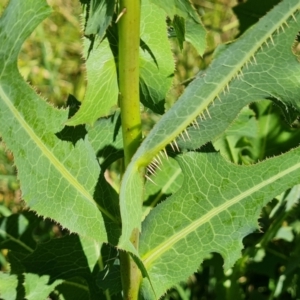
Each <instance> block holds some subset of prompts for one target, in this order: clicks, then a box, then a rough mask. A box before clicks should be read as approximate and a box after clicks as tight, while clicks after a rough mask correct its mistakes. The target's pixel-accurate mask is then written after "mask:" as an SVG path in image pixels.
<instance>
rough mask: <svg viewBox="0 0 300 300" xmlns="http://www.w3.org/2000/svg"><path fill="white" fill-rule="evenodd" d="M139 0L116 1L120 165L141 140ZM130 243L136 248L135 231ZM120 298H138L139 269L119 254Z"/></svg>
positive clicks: (136, 234)
mask: <svg viewBox="0 0 300 300" xmlns="http://www.w3.org/2000/svg"><path fill="white" fill-rule="evenodd" d="M140 9H141V7H140V0H120V1H119V10H120V11H119V13H121V14H123V15H121V17H120V18H119V20H118V22H119V25H118V31H119V47H118V48H119V88H120V99H119V101H120V107H121V120H122V132H123V145H124V167H125V169H126V167H127V166H128V164H129V162H130V160H131V158H132V156H133V155H134V153H135V152H136V150H137V148H138V147H139V145H140V143H141V140H142V130H141V116H140V95H139V46H140ZM130 240H131V242H132V243H133V245H134V246H135V247H136V248H138V242H139V232H138V230H134V231H133V232H132V235H131V239H130ZM120 261H121V278H122V285H123V295H124V299H126V300H127V299H128V300H129V299H130V300H134V299H137V298H138V291H139V282H140V272H139V269H138V267H137V266H136V264H135V263H134V261H133V260H132V258H131V257H130V255H129V254H128V253H126V252H121V253H120Z"/></svg>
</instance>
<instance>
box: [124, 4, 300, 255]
mask: <svg viewBox="0 0 300 300" xmlns="http://www.w3.org/2000/svg"><path fill="white" fill-rule="evenodd" d="M298 9H299V2H298V0H288V1H283V2H282V3H280V4H279V5H278V6H277V7H275V8H274V9H273V10H272V11H271V12H270V13H269V14H268V15H266V16H265V17H264V18H262V19H261V20H260V21H259V22H258V23H257V24H256V25H255V26H254V27H252V28H251V30H249V31H248V32H246V33H245V34H244V35H243V36H242V37H241V38H240V39H239V40H237V41H236V42H235V43H232V44H230V45H228V46H227V47H226V49H225V50H223V51H222V52H220V53H219V55H218V57H217V58H216V59H215V60H214V62H213V63H212V65H211V66H210V68H209V69H208V70H207V71H206V72H204V73H202V74H201V76H199V77H198V78H197V79H196V80H195V81H194V82H192V83H191V84H190V85H189V87H188V88H187V89H186V90H185V92H184V94H183V95H182V96H181V97H180V99H179V100H178V101H177V102H176V103H175V105H174V106H173V107H172V108H171V109H170V110H169V111H168V112H167V113H166V114H165V115H164V116H163V117H162V118H161V119H160V121H159V122H158V123H157V124H156V125H155V126H154V128H153V129H152V131H151V132H150V133H149V135H148V136H147V138H146V139H145V140H144V141H143V143H142V145H141V146H140V148H139V149H138V151H137V152H136V154H135V155H134V157H133V159H132V161H131V163H130V164H129V166H128V168H127V171H126V173H125V175H124V177H123V180H122V185H121V192H120V207H121V216H122V224H125V226H123V229H122V230H123V232H122V236H121V239H120V245H126V246H125V247H127V246H128V249H129V247H131V246H130V244H129V242H128V240H129V236H130V234H131V232H132V230H133V229H134V228H139V227H140V225H139V224H140V220H141V215H142V213H141V210H140V209H139V207H140V205H139V203H140V202H141V199H142V192H143V190H142V188H141V186H142V184H143V177H142V174H139V170H140V169H141V168H142V167H144V166H147V165H148V164H149V163H150V162H151V160H152V159H153V158H154V157H155V155H157V153H158V152H159V151H160V150H162V149H163V148H165V147H166V146H167V145H168V144H169V143H171V142H172V141H174V140H177V144H178V145H179V147H180V148H181V149H196V148H199V147H200V146H202V145H203V144H205V143H207V142H208V141H211V140H213V139H215V138H216V137H217V136H218V135H219V134H221V133H222V132H223V131H224V130H225V129H226V128H227V127H228V125H229V124H230V123H231V122H232V121H233V120H234V119H235V118H236V116H237V114H238V113H239V111H240V110H241V109H242V108H243V107H244V106H245V105H247V104H248V103H249V102H252V101H255V100H257V99H263V98H270V97H272V98H276V99H278V101H282V102H283V103H285V105H293V106H295V107H298V108H299V107H300V105H299V102H298V101H297V100H298V99H299V95H300V85H299V78H300V65H299V63H298V61H297V59H296V57H295V56H294V54H293V53H292V51H291V46H292V44H293V42H294V39H295V36H296V35H297V33H298V30H299V25H298V24H299V23H300V14H299V13H298ZM286 24H288V26H287V25H286ZM228 89H229V90H228ZM218 98H220V100H221V101H222V102H220V101H219V100H218ZM212 102H214V104H215V105H214V106H213V105H212ZM208 111H209V113H208ZM199 116H200V117H199ZM193 122H194V123H193ZM195 122H196V125H197V126H199V128H200V129H198V128H197V126H196V125H195ZM192 125H193V126H192ZM185 130H187V132H188V136H189V137H188V136H187V135H186V138H185V139H183V138H181V137H178V136H179V135H180V134H181V133H182V132H183V134H185V133H184V131H185Z"/></svg>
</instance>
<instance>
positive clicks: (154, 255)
mask: <svg viewBox="0 0 300 300" xmlns="http://www.w3.org/2000/svg"><path fill="white" fill-rule="evenodd" d="M299 168H300V163H297V164H296V165H293V166H292V167H290V168H288V169H286V170H284V171H282V172H280V173H278V174H277V175H274V176H272V177H270V178H268V179H265V180H264V181H262V182H261V183H259V184H257V185H255V186H254V187H252V188H250V189H248V190H246V191H244V192H243V193H241V194H240V195H238V196H236V197H234V198H232V199H231V200H228V201H226V202H225V203H223V204H222V205H220V206H218V207H215V208H214V209H212V210H211V211H210V212H208V213H207V214H205V215H203V216H202V217H201V218H200V219H198V220H196V221H194V222H192V223H191V224H190V225H189V226H187V227H185V228H184V229H182V230H181V231H179V232H178V233H176V234H175V235H174V236H172V237H170V238H169V239H167V240H166V241H164V242H163V243H161V244H159V245H158V246H157V247H155V248H154V249H153V250H151V251H149V252H148V253H146V254H145V255H143V257H142V261H143V262H144V264H145V266H146V268H147V269H148V268H149V267H150V266H151V264H153V262H155V260H157V259H158V258H159V257H160V256H161V255H163V254H164V253H165V252H167V251H168V250H169V249H170V248H171V247H172V246H173V245H174V244H176V243H177V242H179V241H180V240H181V239H183V238H185V237H186V236H187V235H188V234H190V233H192V232H193V231H195V230H196V229H197V228H199V227H200V226H202V225H203V224H205V223H207V222H208V221H209V220H211V219H212V218H213V217H215V216H217V215H218V214H220V213H221V212H222V211H224V210H226V209H228V208H229V207H230V206H232V205H234V204H236V203H239V202H240V201H241V200H242V199H244V198H247V197H248V196H250V195H252V194H253V193H255V192H257V191H259V190H260V189H262V188H264V187H265V186H267V185H269V184H271V183H273V182H275V181H276V180H277V179H280V178H282V177H284V176H285V175H287V174H289V173H291V172H294V171H296V170H297V169H299Z"/></svg>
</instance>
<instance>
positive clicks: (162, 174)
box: [142, 157, 183, 219]
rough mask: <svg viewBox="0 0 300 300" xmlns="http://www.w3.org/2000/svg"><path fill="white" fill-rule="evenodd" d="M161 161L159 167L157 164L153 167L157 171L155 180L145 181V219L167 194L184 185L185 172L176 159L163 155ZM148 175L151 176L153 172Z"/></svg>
mask: <svg viewBox="0 0 300 300" xmlns="http://www.w3.org/2000/svg"><path fill="white" fill-rule="evenodd" d="M160 162H161V165H160V166H159V168H157V167H156V166H155V165H153V166H152V168H151V169H152V170H153V171H155V176H154V177H153V182H151V181H150V180H148V181H147V182H146V183H145V196H144V199H145V201H144V212H143V217H142V218H143V219H144V218H145V217H146V216H147V214H148V213H149V211H150V210H151V209H152V208H153V207H155V206H156V205H157V204H158V203H159V202H161V201H162V200H164V199H165V198H166V197H167V196H170V195H171V194H173V193H175V192H176V191H177V190H178V189H179V188H180V187H181V185H182V181H183V174H182V172H181V168H180V167H179V165H178V163H177V162H176V160H175V159H173V158H171V157H168V158H167V159H166V158H165V157H162V158H160ZM153 171H151V172H153ZM148 175H149V176H150V175H151V173H149V174H148ZM154 183H155V184H154Z"/></svg>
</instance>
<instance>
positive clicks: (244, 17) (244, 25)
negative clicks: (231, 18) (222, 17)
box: [232, 0, 280, 34]
mask: <svg viewBox="0 0 300 300" xmlns="http://www.w3.org/2000/svg"><path fill="white" fill-rule="evenodd" d="M279 2H280V0H265V1H263V2H262V1H260V0H249V1H247V2H243V3H240V4H239V5H236V6H234V7H233V8H232V10H233V11H234V13H235V14H236V15H237V17H238V19H239V24H240V26H239V31H240V34H242V33H243V32H244V31H245V30H246V29H248V28H249V27H250V26H252V25H253V24H255V23H256V22H257V21H258V20H259V19H260V18H261V17H262V16H263V15H265V14H266V13H267V12H268V11H269V10H270V9H272V8H273V7H274V6H275V5H276V4H278V3H279Z"/></svg>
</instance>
